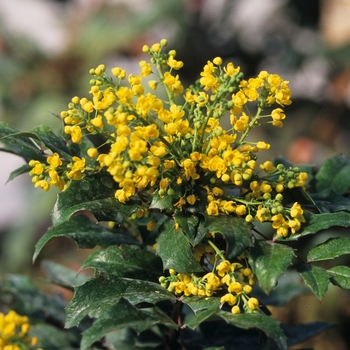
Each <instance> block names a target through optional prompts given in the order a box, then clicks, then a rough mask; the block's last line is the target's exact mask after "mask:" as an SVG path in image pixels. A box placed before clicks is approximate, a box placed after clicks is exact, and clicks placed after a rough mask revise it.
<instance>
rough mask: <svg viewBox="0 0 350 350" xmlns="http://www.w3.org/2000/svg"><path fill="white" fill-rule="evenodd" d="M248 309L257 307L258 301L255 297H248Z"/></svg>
mask: <svg viewBox="0 0 350 350" xmlns="http://www.w3.org/2000/svg"><path fill="white" fill-rule="evenodd" d="M248 307H249V309H252V310H256V309H258V308H259V301H258V299H256V298H249V300H248Z"/></svg>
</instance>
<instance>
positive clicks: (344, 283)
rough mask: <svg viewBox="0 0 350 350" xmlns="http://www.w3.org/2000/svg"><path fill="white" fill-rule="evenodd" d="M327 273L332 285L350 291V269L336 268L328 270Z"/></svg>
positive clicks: (344, 267) (346, 267)
mask: <svg viewBox="0 0 350 350" xmlns="http://www.w3.org/2000/svg"><path fill="white" fill-rule="evenodd" d="M327 273H328V275H329V276H330V281H331V282H332V284H334V285H336V286H338V287H340V288H343V289H350V267H348V266H334V267H332V268H330V269H329V270H327Z"/></svg>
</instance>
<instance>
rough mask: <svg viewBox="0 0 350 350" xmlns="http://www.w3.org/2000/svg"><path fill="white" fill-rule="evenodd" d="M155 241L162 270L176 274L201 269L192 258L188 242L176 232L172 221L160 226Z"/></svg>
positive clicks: (182, 235)
mask: <svg viewBox="0 0 350 350" xmlns="http://www.w3.org/2000/svg"><path fill="white" fill-rule="evenodd" d="M161 228H162V231H161V234H160V235H159V237H158V241H157V254H159V256H160V257H161V259H162V261H163V267H164V269H174V270H175V271H177V272H201V271H202V267H201V266H200V264H199V263H198V261H197V260H196V258H195V257H194V255H193V253H192V249H191V246H190V243H189V241H188V240H187V238H186V237H185V235H184V234H183V233H182V231H180V230H176V228H175V222H174V220H168V221H167V222H165V223H164V225H162V226H161Z"/></svg>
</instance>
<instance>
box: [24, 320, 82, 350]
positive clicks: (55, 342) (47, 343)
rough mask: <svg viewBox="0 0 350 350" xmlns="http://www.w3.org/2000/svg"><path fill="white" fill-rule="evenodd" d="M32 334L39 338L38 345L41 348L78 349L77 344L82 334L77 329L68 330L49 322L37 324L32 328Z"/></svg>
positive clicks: (54, 349) (53, 349)
mask: <svg viewBox="0 0 350 350" xmlns="http://www.w3.org/2000/svg"><path fill="white" fill-rule="evenodd" d="M30 336H32V337H34V336H35V337H37V338H38V339H39V344H38V346H39V347H40V348H41V349H52V350H56V349H63V350H68V349H69V350H73V349H76V347H75V346H74V345H75V344H77V343H78V344H79V341H80V335H79V333H78V332H76V331H74V332H73V331H67V330H63V329H59V328H58V327H54V326H51V325H49V324H36V325H35V326H33V328H31V330H30Z"/></svg>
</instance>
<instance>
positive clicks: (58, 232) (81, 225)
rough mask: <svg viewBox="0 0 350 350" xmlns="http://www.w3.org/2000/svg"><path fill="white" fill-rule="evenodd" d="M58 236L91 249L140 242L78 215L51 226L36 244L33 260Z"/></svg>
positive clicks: (80, 246)
mask: <svg viewBox="0 0 350 350" xmlns="http://www.w3.org/2000/svg"><path fill="white" fill-rule="evenodd" d="M57 237H68V238H71V239H73V240H74V241H75V242H76V243H77V244H78V247H79V248H83V249H91V248H94V247H95V246H97V245H99V246H101V247H102V248H106V247H108V246H110V245H119V244H123V243H125V244H138V242H137V241H136V240H135V239H134V238H133V237H131V236H129V235H127V234H121V233H114V232H113V231H112V230H110V229H108V228H106V227H103V226H101V225H99V224H96V223H94V222H92V221H91V220H90V219H88V218H87V217H86V216H84V215H76V216H73V217H72V218H71V220H70V221H67V222H64V223H62V224H61V225H58V226H56V227H50V228H49V229H48V230H47V231H46V233H45V234H44V235H43V236H42V237H41V238H40V239H39V241H38V242H37V244H36V245H35V250H34V255H33V261H35V260H36V258H37V257H38V255H39V253H40V251H41V250H42V249H43V247H44V246H45V245H46V243H48V242H50V241H51V240H53V239H55V238H57Z"/></svg>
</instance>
